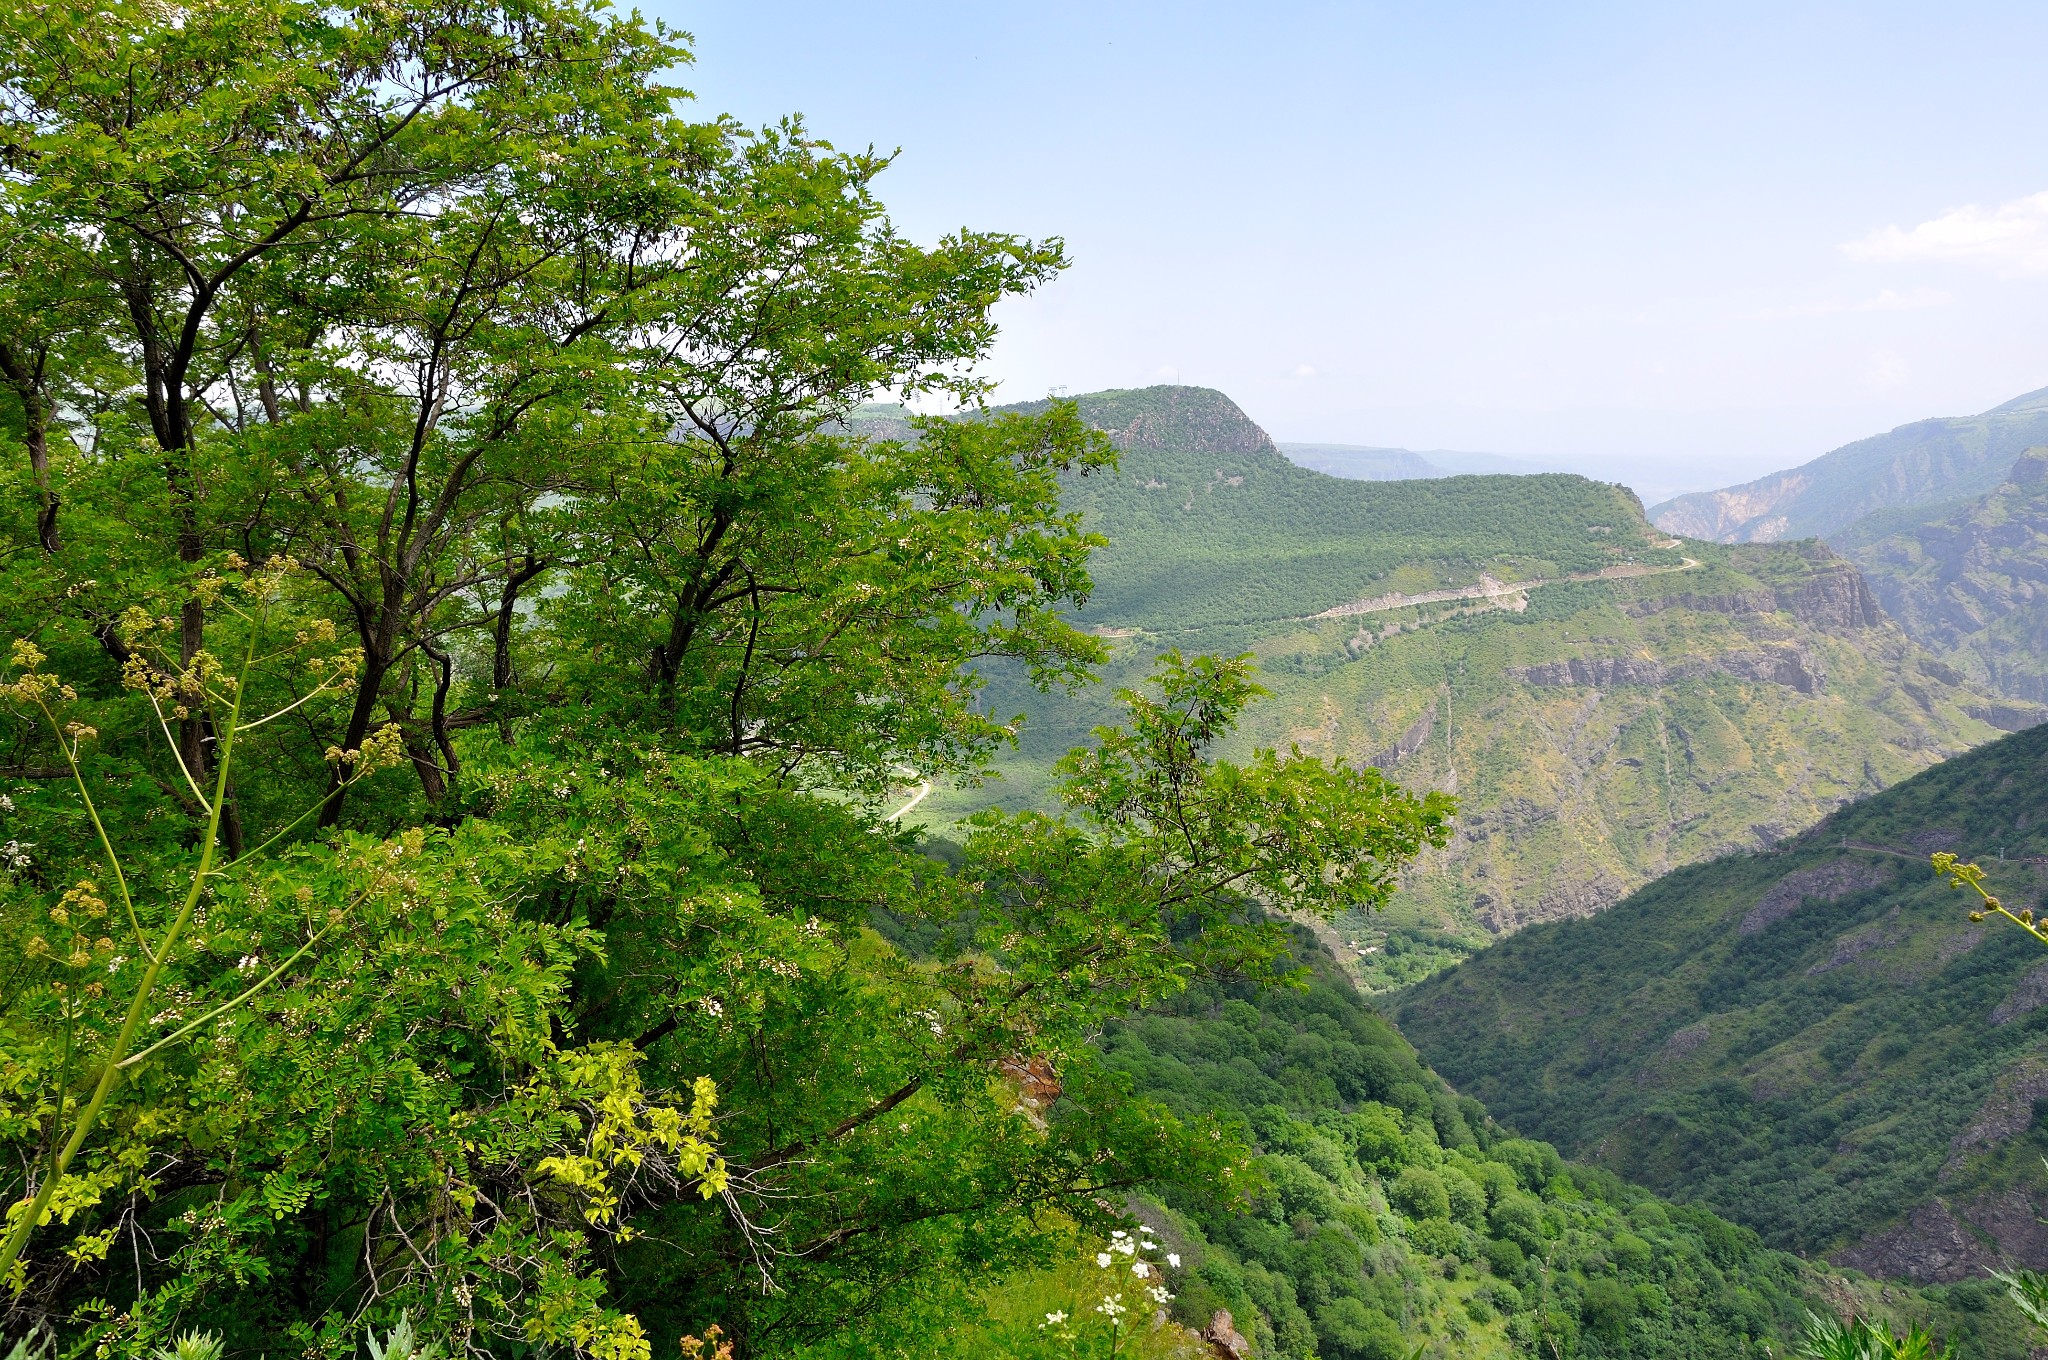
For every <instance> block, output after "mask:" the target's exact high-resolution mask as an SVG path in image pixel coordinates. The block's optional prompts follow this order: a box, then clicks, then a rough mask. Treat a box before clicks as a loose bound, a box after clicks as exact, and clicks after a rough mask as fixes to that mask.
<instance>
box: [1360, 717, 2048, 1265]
mask: <svg viewBox="0 0 2048 1360" xmlns="http://www.w3.org/2000/svg"><path fill="white" fill-rule="evenodd" d="M2044 768H2048V727H2037V728H2035V729H2033V730H2031V731H2027V732H2023V733H2020V734H2018V735H2016V736H2012V737H2009V738H2006V739H2005V740H2002V741H1999V742H1997V743H1995V744H1993V745H1990V746H1986V747H1983V748H1980V749H1978V750H1975V751H1972V752H1970V753H1968V754H1966V755H1962V756H1958V757H1956V758H1954V759H1952V760H1949V761H1948V762H1946V763H1944V764H1942V765H1939V766H1936V767H1935V768H1934V769H1932V770H1929V771H1927V772H1926V773H1924V774H1922V775H1919V776H1918V777H1916V778H1914V779H1912V780H1909V781H1907V782H1906V783H1903V784H1900V785H1898V786H1897V787H1895V788H1892V789H1889V790H1887V791H1885V792H1883V793H1880V794H1877V795H1875V796H1874V797H1871V798H1869V799H1867V800H1865V801H1862V802H1859V803H1857V804H1855V805H1854V806H1852V807H1849V808H1846V809H1844V810H1842V811H1841V812H1839V813H1837V814H1836V815H1835V816H1833V817H1831V818H1829V819H1828V820H1827V821H1825V822H1823V823H1822V824H1820V825H1819V826H1817V827H1814V828H1813V829H1811V830H1809V831H1807V832H1805V833H1804V834H1802V835H1800V836H1797V837H1794V838H1793V839H1791V840H1790V841H1788V842H1786V843H1785V844H1783V845H1781V846H1778V847H1776V848H1774V849H1773V850H1771V851H1768V852H1761V853H1752V854H1743V855H1736V856H1732V857H1729V858H1726V859H1721V860H1717V861H1715V862H1713V863H1711V864H1703V865H1697V866H1694V867H1692V868H1688V869H1683V870H1680V871H1678V872H1676V873H1673V874H1670V875H1669V876H1667V877H1665V878H1662V879H1660V880H1658V881H1657V882H1655V883H1653V884H1651V885H1650V886H1648V887H1646V888H1644V889H1642V890H1641V891H1639V892H1636V893H1634V894H1633V895H1631V896H1629V897H1628V898H1626V899H1625V900H1623V901H1622V902H1620V903H1619V904H1617V905H1615V906H1613V907H1611V908H1609V909H1608V910H1607V911H1605V912H1603V913H1601V914H1600V915H1599V916H1597V917H1594V918H1593V919H1591V920H1587V921H1576V922H1569V923H1564V924H1560V925H1555V926H1542V927H1537V928H1535V929H1531V930H1527V931H1524V932H1522V933H1521V934H1520V935H1518V936H1516V937H1515V938H1514V939H1512V940H1507V941H1503V942H1502V943H1500V944H1498V945H1496V946H1494V947H1493V948H1491V949H1488V950H1486V951H1484V952H1483V953H1482V954H1480V955H1479V956H1478V957H1476V958H1473V959H1471V960H1468V961H1467V962H1465V963H1464V964H1462V965H1460V966H1459V967H1457V968H1455V969H1452V970H1450V971H1448V972H1445V973H1442V974H1439V975H1438V976H1436V977H1433V978H1431V979H1430V980H1428V981H1427V982H1424V983H1422V984H1421V985H1419V986H1417V987H1415V988H1414V989H1412V990H1411V991H1409V992H1407V993H1405V994H1403V995H1402V997H1401V999H1400V1001H1399V1003H1398V1005H1397V1007H1396V1009H1395V1013H1396V1015H1397V1018H1398V1020H1399V1023H1400V1025H1401V1029H1402V1032H1403V1033H1404V1034H1406V1035H1407V1036H1408V1037H1409V1039H1410V1040H1412V1041H1413V1042H1414V1043H1415V1044H1416V1045H1417V1047H1418V1048H1419V1049H1420V1050H1421V1052H1422V1054H1423V1056H1424V1057H1425V1058H1427V1059H1428V1060H1429V1062H1430V1063H1431V1064H1432V1065H1433V1066H1434V1067H1436V1068H1437V1069H1438V1070H1439V1071H1441V1072H1442V1073H1443V1074H1444V1075H1445V1076H1446V1077H1448V1078H1449V1079H1450V1080H1451V1081H1453V1082H1454V1083H1456V1084H1457V1085H1458V1087H1459V1088H1460V1089H1461V1090H1462V1091H1464V1092H1466V1093H1468V1094H1471V1095H1474V1096H1477V1097H1479V1098H1480V1099H1482V1100H1484V1101H1485V1102H1486V1103H1487V1105H1488V1107H1489V1108H1490V1109H1491V1110H1492V1111H1493V1112H1494V1114H1495V1115H1497V1116H1498V1117H1499V1118H1501V1119H1502V1120H1504V1121H1506V1122H1507V1123H1509V1124H1510V1125H1512V1126H1514V1127H1516V1128H1518V1129H1519V1130H1521V1131H1522V1132H1524V1133H1526V1134H1529V1135H1531V1136H1535V1137H1541V1138H1547V1139H1550V1140H1552V1141H1554V1142H1556V1143H1557V1144H1558V1145H1559V1146H1560V1147H1561V1148H1563V1149H1565V1151H1566V1152H1567V1154H1568V1155H1576V1156H1583V1157H1587V1158H1589V1159H1591V1160H1594V1161H1597V1162H1599V1163H1601V1164H1603V1165H1605V1166H1607V1167H1608V1168H1610V1169H1611V1170H1614V1171H1616V1172H1618V1173H1619V1174H1621V1175H1623V1176H1626V1177H1628V1178H1629V1179H1631V1180H1634V1181H1637V1182H1638V1183H1640V1184H1644V1185H1647V1186H1650V1187H1651V1188H1652V1189H1655V1190H1657V1191H1658V1192H1659V1193H1661V1194H1665V1195H1668V1196H1671V1197H1672V1198H1674V1199H1679V1200H1684V1201H1691V1202H1697V1203H1703V1204H1705V1205H1707V1206H1709V1207H1711V1208H1714V1209H1716V1210H1718V1211H1719V1212H1721V1213H1724V1214H1727V1215H1728V1216H1729V1217H1731V1218H1734V1219H1736V1220H1737V1221H1739V1222H1742V1223H1745V1224H1747V1225H1749V1226H1750V1227H1753V1228H1755V1229H1756V1230H1757V1231H1758V1232H1760V1233H1761V1234H1763V1237H1764V1239H1765V1240H1766V1241H1767V1242H1770V1243H1772V1244H1773V1245H1775V1246H1779V1247H1783V1248H1786V1249H1788V1250H1796V1251H1799V1252H1802V1253H1808V1254H1817V1253H1824V1254H1826V1255H1827V1256H1828V1257H1829V1258H1830V1259H1832V1260H1834V1261H1836V1262H1838V1263H1840V1264H1844V1265H1850V1266H1854V1267H1856V1268H1858V1269H1860V1270H1863V1271H1865V1272H1866V1273H1868V1274H1871V1275H1876V1276H1880V1277H1890V1278H1898V1277H1901V1276H1903V1277H1906V1278H1910V1279H1915V1280H1919V1281H1922V1282H1949V1281H1958V1280H1964V1279H1970V1278H1981V1277H1982V1274H1983V1272H1984V1270H1985V1269H1986V1268H1989V1267H1995V1266H1997V1265H1999V1264H2000V1263H2001V1259H2002V1258H2005V1259H2012V1260H2018V1261H2021V1262H2024V1263H2026V1264H2028V1265H2030V1266H2033V1267H2036V1268H2039V1267H2043V1266H2048V1226H2044V1222H2048V1175H2044V1170H2043V1166H2042V1161H2041V1159H2042V1157H2043V1155H2044V1154H2048V950H2044V949H2043V948H2042V947H2041V945H2040V944H2039V943H2037V942H2036V941H2034V940H2031V939H2029V938H2028V937H2027V936H2026V935H2025V934H2023V933H2022V932H2021V931H2019V930H2018V929H2017V928H2015V927H2012V926H2010V925H2008V924H2005V923H2003V922H2000V921H1998V920H1997V919H1996V918H1993V919H1991V920H1988V921H1985V922H1982V923H1974V924H1973V923H1972V922H1971V921H1970V920H1969V918H1968V915H1967V911H1968V908H1969V906H1970V901H1969V900H1967V899H1966V898H1964V897H1963V896H1959V895H1958V894H1956V893H1955V892H1952V891H1950V890H1949V889H1947V888H1946V887H1944V886H1943V885H1942V884H1940V883H1939V882H1938V881H1937V880H1936V879H1935V877H1934V875H1933V873H1932V872H1931V871H1930V868H1929V865H1928V861H1927V856H1928V854H1929V853H1930V852H1932V851H1935V850H1953V851H1957V852H1959V853H1961V854H1964V855H1965V856H1969V857H1975V858H1977V859H1978V860H1980V861H1981V862H1982V863H1983V865H1984V867H1985V868H1986V869H1987V870H1989V871H1990V873H1991V887H1992V888H1993V889H1995V890H1996V891H1997V892H1998V893H1999V894H2000V895H2001V896H2003V897H2004V899H2005V900H2006V901H2007V902H2009V903H2012V904H2013V905H2014V906H2015V907H2018V906H2020V905H2023V904H2024V905H2026V906H2028V907H2032V908H2036V909H2038V908H2039V906H2040V904H2041V901H2042V894H2043V892H2044V891H2048V781H2044V780H2043V779H2042V772H2043V770H2044Z"/></svg>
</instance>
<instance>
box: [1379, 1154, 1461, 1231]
mask: <svg viewBox="0 0 2048 1360" xmlns="http://www.w3.org/2000/svg"><path fill="white" fill-rule="evenodd" d="M1387 1202H1388V1203H1389V1204H1391V1205H1393V1206H1394V1207H1395V1208H1396V1209H1399V1210H1400V1211H1401V1212H1402V1213H1404V1214H1406V1215H1407V1216H1408V1217H1410V1218H1413V1219H1417V1220H1424V1219H1432V1218H1440V1219H1449V1218H1450V1216H1451V1196H1450V1192H1449V1191H1447V1190H1445V1189H1444V1181H1443V1177H1441V1176H1439V1175H1437V1174H1436V1172H1434V1171H1431V1170H1429V1169H1427V1168H1425V1167H1420V1166H1411V1167H1409V1168H1408V1169H1407V1170H1405V1171H1403V1172H1402V1173H1401V1174H1400V1175H1398V1176H1396V1177H1395V1178H1394V1183H1393V1184H1392V1185H1390V1186H1388V1187H1387Z"/></svg>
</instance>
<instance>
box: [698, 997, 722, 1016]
mask: <svg viewBox="0 0 2048 1360" xmlns="http://www.w3.org/2000/svg"><path fill="white" fill-rule="evenodd" d="M703 1006H704V1009H705V1010H707V1011H709V1012H711V1014H713V1015H724V1014H725V1007H724V1006H722V1005H720V1004H719V1001H718V998H717V997H715V996H707V997H705V998H704V1001H703Z"/></svg>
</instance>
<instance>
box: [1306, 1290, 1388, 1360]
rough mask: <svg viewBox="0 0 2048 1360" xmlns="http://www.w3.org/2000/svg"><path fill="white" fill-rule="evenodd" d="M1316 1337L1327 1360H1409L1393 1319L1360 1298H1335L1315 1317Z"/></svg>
mask: <svg viewBox="0 0 2048 1360" xmlns="http://www.w3.org/2000/svg"><path fill="white" fill-rule="evenodd" d="M1316 1338H1317V1340H1319V1341H1320V1342H1321V1343H1322V1352H1323V1355H1324V1356H1325V1357H1326V1360H1408V1347H1407V1345H1406V1344H1405V1343H1404V1342H1403V1341H1402V1340H1401V1329H1400V1328H1399V1327H1397V1326H1395V1325H1394V1320H1393V1319H1392V1318H1390V1317H1388V1316H1387V1315H1386V1314H1385V1313H1377V1312H1374V1311H1373V1310H1372V1309H1370V1308H1368V1307H1366V1306H1365V1305H1364V1304H1362V1303H1360V1302H1359V1301H1358V1300H1357V1299H1332V1300H1331V1301H1330V1303H1329V1306H1328V1307H1326V1308H1324V1309H1323V1311H1322V1312H1320V1313H1318V1314H1317V1315H1316Z"/></svg>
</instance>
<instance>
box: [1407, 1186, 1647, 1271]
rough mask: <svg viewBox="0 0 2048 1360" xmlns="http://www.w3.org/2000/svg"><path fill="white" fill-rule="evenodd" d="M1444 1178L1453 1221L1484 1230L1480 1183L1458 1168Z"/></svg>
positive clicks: (1483, 1208) (1483, 1199)
mask: <svg viewBox="0 0 2048 1360" xmlns="http://www.w3.org/2000/svg"><path fill="white" fill-rule="evenodd" d="M1442 1176H1443V1182H1444V1193H1445V1194H1446V1195H1448V1196H1449V1197H1450V1202H1451V1218H1452V1220H1453V1221H1454V1222H1458V1223H1462V1224H1464V1225H1465V1226H1466V1227H1468V1228H1484V1227H1485V1226H1486V1192H1485V1191H1484V1190H1482V1189H1480V1188H1479V1183H1478V1182H1477V1181H1475V1180H1473V1179H1472V1178H1471V1177H1470V1176H1468V1175H1466V1174H1465V1173H1464V1172H1463V1171H1462V1170H1459V1169H1458V1168H1456V1167H1445V1168H1444V1170H1443V1172H1442ZM1638 1240H1640V1239H1638ZM1645 1249H1646V1250H1647V1248H1645Z"/></svg>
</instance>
